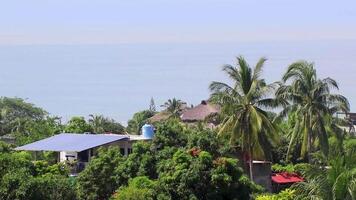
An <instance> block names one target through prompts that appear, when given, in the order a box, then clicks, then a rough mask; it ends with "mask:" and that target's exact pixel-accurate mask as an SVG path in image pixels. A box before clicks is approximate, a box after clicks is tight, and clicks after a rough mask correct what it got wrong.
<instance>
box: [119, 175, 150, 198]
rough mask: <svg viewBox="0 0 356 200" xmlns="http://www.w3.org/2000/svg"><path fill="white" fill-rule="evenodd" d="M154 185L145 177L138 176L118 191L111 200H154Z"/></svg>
mask: <svg viewBox="0 0 356 200" xmlns="http://www.w3.org/2000/svg"><path fill="white" fill-rule="evenodd" d="M155 185H156V183H155V182H154V181H152V180H150V179H149V178H148V177H146V176H139V177H136V178H134V179H131V180H130V181H129V185H128V186H127V187H123V188H121V189H119V190H118V191H117V192H116V194H115V195H114V196H113V200H151V199H154V190H153V189H154V187H155Z"/></svg>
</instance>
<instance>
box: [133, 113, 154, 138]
mask: <svg viewBox="0 0 356 200" xmlns="http://www.w3.org/2000/svg"><path fill="white" fill-rule="evenodd" d="M154 114H155V111H153V110H144V111H141V112H137V113H135V114H134V115H133V117H132V119H130V120H129V121H128V122H127V128H126V130H127V132H128V133H130V134H140V132H141V128H142V126H143V125H144V124H145V123H146V122H147V119H148V118H150V117H152V116H153V115H154Z"/></svg>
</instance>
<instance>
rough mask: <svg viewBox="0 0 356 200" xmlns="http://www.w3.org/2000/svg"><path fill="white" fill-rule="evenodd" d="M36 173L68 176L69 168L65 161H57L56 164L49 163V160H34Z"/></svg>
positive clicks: (39, 174) (38, 174) (37, 174)
mask: <svg viewBox="0 0 356 200" xmlns="http://www.w3.org/2000/svg"><path fill="white" fill-rule="evenodd" d="M33 164H34V168H35V175H36V176H44V175H61V176H63V177H66V176H68V175H69V168H68V166H67V165H66V164H65V163H57V164H54V165H49V164H48V162H47V161H43V160H40V161H34V162H33Z"/></svg>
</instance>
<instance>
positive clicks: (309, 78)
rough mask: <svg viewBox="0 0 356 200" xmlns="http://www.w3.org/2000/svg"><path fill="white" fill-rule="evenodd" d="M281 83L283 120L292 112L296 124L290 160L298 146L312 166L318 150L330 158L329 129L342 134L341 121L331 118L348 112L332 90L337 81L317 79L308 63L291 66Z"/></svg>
mask: <svg viewBox="0 0 356 200" xmlns="http://www.w3.org/2000/svg"><path fill="white" fill-rule="evenodd" d="M282 81H283V84H286V85H281V86H280V87H279V88H278V91H277V92H276V97H277V99H279V101H280V102H283V105H284V110H283V111H282V112H281V116H282V117H285V116H286V115H287V114H288V113H290V112H293V113H294V114H295V118H294V120H295V121H294V122H295V124H294V126H293V129H292V130H291V131H290V133H289V134H290V139H291V140H290V144H289V147H288V152H287V158H288V155H289V154H290V153H291V151H292V149H294V147H295V146H298V145H300V146H301V149H300V155H301V157H302V158H306V157H308V160H309V162H311V153H312V152H315V149H316V148H315V147H318V148H319V149H320V150H321V151H322V153H323V154H324V155H325V156H327V155H328V153H329V143H328V135H327V132H328V129H330V131H329V132H332V133H334V134H339V132H340V128H338V120H335V119H333V117H332V115H333V114H335V113H336V112H338V111H340V112H347V111H348V110H349V103H348V101H347V99H346V98H345V97H344V96H342V95H339V94H332V93H331V92H330V91H331V89H332V88H336V89H338V84H337V83H336V81H335V80H333V79H331V78H325V79H318V77H317V74H316V70H315V68H314V64H313V63H308V62H306V61H299V62H295V63H292V64H291V65H290V66H289V67H288V69H287V72H286V73H285V74H284V76H283V78H282ZM287 83H288V84H287ZM328 119H329V120H328Z"/></svg>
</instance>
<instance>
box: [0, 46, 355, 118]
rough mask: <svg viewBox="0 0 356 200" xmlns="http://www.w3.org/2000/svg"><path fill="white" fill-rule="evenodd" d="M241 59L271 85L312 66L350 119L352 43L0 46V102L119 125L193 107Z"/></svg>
mask: <svg viewBox="0 0 356 200" xmlns="http://www.w3.org/2000/svg"><path fill="white" fill-rule="evenodd" d="M239 55H242V56H244V57H245V58H246V59H247V61H248V62H249V63H250V65H251V66H253V65H254V64H255V63H256V61H257V60H258V59H259V58H260V57H262V56H264V57H267V58H268V61H267V63H266V65H265V68H264V73H263V77H264V78H266V80H267V81H268V82H273V81H278V80H280V79H281V76H282V73H283V72H284V71H285V70H286V68H287V67H288V65H289V64H290V63H292V62H294V61H297V60H301V59H305V60H307V61H311V62H315V65H316V68H317V70H318V74H319V78H325V77H332V78H334V79H336V80H337V81H338V82H339V84H340V93H342V94H343V95H345V96H346V97H347V98H348V99H349V101H350V103H351V110H352V111H354V112H356V91H355V90H354V86H355V84H356V79H355V77H356V62H354V59H355V58H356V41H294V42H290V41H284V42H283V41H279V42H240V43H211V44H206V43H187V44H147V43H145V44H115V45H114V44H110V45H105V44H103V45H97V44H96V45H91V44H87V45H79V44H78V45H6V46H5V45H3V46H0V96H10V97H14V96H16V97H21V98H25V99H27V100H28V101H29V102H32V103H34V104H36V105H37V106H39V107H42V108H44V109H45V110H47V111H48V112H50V114H51V115H56V116H61V117H62V118H63V120H64V121H65V120H68V119H69V118H70V117H72V116H85V117H87V116H88V115H89V114H103V115H105V116H109V117H112V118H114V119H116V120H118V121H119V122H121V123H123V124H126V122H127V120H129V119H130V118H131V116H132V115H133V114H134V113H135V112H137V111H140V110H143V109H147V108H148V107H149V102H150V99H151V97H152V98H153V99H154V100H155V103H156V106H157V110H160V109H161V107H160V105H162V104H163V103H164V102H165V101H166V100H167V99H169V98H173V97H175V98H178V99H181V100H183V101H185V102H187V103H188V104H194V105H196V104H198V103H200V101H201V100H203V99H207V98H208V97H209V94H210V92H209V90H208V86H209V83H210V82H211V81H227V77H226V76H225V75H224V74H223V72H221V67H222V66H223V65H224V64H235V61H236V56H239Z"/></svg>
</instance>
